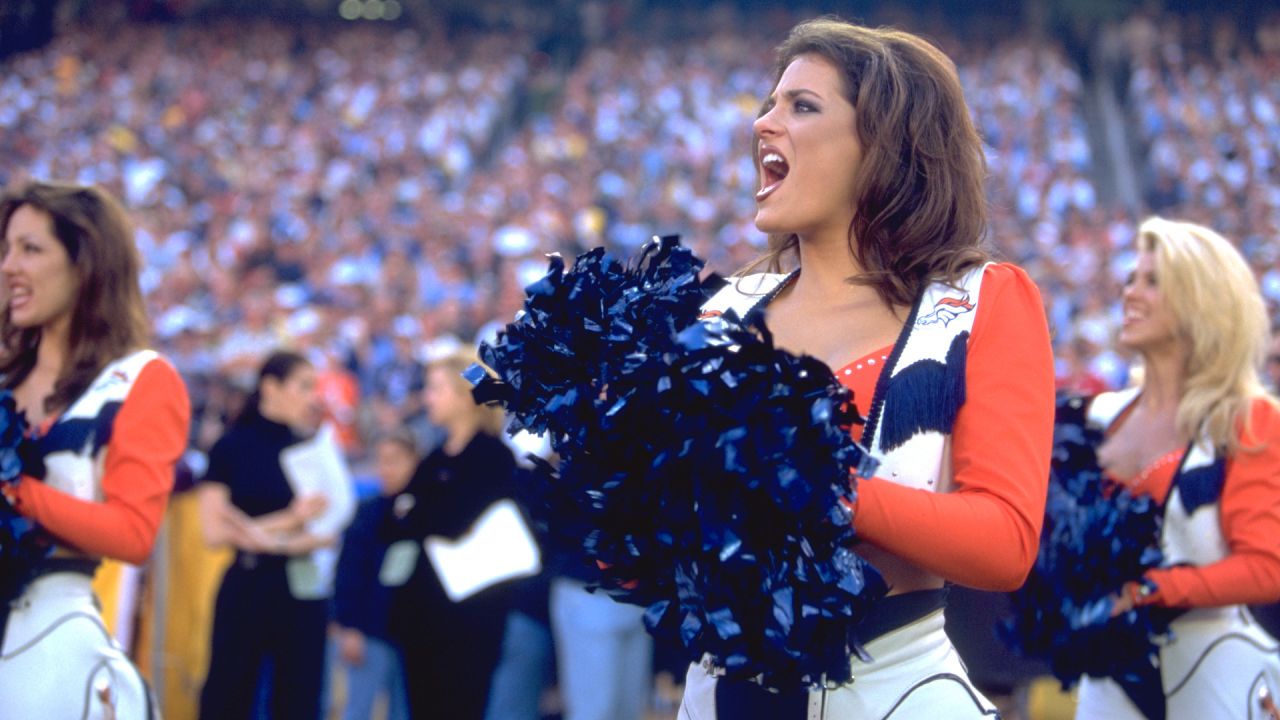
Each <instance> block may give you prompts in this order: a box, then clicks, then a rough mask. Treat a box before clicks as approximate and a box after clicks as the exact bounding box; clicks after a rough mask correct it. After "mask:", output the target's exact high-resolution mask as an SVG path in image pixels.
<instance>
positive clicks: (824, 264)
mask: <svg viewBox="0 0 1280 720" xmlns="http://www.w3.org/2000/svg"><path fill="white" fill-rule="evenodd" d="M796 251H797V253H798V255H799V260H800V273H799V276H798V277H797V278H796V280H795V283H794V285H793V287H792V288H791V291H790V292H791V294H792V296H793V297H794V298H795V299H796V300H798V301H800V302H801V303H804V304H813V305H817V306H820V307H827V308H831V309H833V310H837V311H839V312H878V311H883V310H886V309H887V310H890V311H893V312H896V309H894V308H886V306H885V303H884V299H883V298H881V297H880V295H879V293H877V292H876V289H875V287H874V286H872V285H863V284H855V283H851V282H849V278H852V277H857V276H858V275H861V274H862V272H863V270H862V266H861V265H859V264H858V261H857V259H855V258H854V257H853V252H852V250H850V246H849V242H848V241H847V240H846V239H845V238H843V237H834V236H830V235H828V236H826V237H823V238H821V239H819V240H813V241H811V240H808V239H802V240H801V241H800V244H799V246H798V247H797V248H796Z"/></svg>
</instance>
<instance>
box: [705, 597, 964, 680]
mask: <svg viewBox="0 0 1280 720" xmlns="http://www.w3.org/2000/svg"><path fill="white" fill-rule="evenodd" d="M946 606H947V589H946V588H945V587H941V588H936V589H933V590H914V591H911V592H905V593H902V594H900V595H890V596H888V597H886V598H883V599H881V600H880V602H878V603H877V604H876V606H875V609H874V610H872V613H871V616H870V617H868V618H866V619H865V620H863V621H862V624H861V625H859V626H858V629H857V632H858V640H859V641H860V642H862V643H863V644H866V643H869V642H871V641H873V640H876V639H878V638H882V637H884V636H885V635H888V634H889V633H891V632H893V631H894V630H898V629H900V628H903V627H906V626H907V625H910V624H911V623H913V622H915V621H917V620H919V619H921V618H923V617H927V616H929V615H930V614H932V613H935V612H937V611H938V610H941V609H943V608H945V607H946ZM700 664H701V665H702V667H703V669H704V670H706V671H707V673H708V674H710V675H712V676H714V677H722V676H723V675H724V668H722V667H720V666H718V665H716V664H715V663H713V662H712V661H711V657H710V656H709V655H705V656H703V658H702V661H701V663H700ZM741 682H745V683H748V684H753V685H757V686H758V683H756V682H755V680H754V679H745V680H742V681H741Z"/></svg>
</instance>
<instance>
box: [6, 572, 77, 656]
mask: <svg viewBox="0 0 1280 720" xmlns="http://www.w3.org/2000/svg"><path fill="white" fill-rule="evenodd" d="M99 562H101V561H100V560H99V559H98V558H80V557H51V558H44V559H42V560H39V561H38V562H36V564H35V565H32V566H31V567H30V569H28V570H27V571H26V572H25V573H23V576H22V579H21V580H20V581H19V582H17V583H15V584H14V586H13V588H12V593H11V596H10V597H4V598H0V651H3V650H4V636H5V631H6V630H7V629H8V628H9V611H10V609H11V608H12V607H13V601H14V600H17V599H18V598H20V597H22V593H24V592H26V590H27V588H28V587H30V585H31V583H33V582H35V581H36V580H37V579H39V578H42V577H44V576H45V575H52V574H54V573H60V572H69V573H79V574H80V575H86V576H88V577H93V574H94V573H95V572H97V571H98V563H99Z"/></svg>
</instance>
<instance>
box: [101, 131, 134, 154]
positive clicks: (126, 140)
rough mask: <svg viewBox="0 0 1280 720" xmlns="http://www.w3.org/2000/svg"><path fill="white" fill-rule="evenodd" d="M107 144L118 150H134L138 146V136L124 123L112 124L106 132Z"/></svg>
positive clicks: (123, 151)
mask: <svg viewBox="0 0 1280 720" xmlns="http://www.w3.org/2000/svg"><path fill="white" fill-rule="evenodd" d="M106 141H107V145H110V146H111V149H112V150H115V151H116V152H122V153H127V152H133V151H134V150H135V149H137V147H138V136H137V135H134V134H133V131H132V130H130V129H129V128H127V127H125V126H123V125H112V126H111V127H109V128H107V132H106Z"/></svg>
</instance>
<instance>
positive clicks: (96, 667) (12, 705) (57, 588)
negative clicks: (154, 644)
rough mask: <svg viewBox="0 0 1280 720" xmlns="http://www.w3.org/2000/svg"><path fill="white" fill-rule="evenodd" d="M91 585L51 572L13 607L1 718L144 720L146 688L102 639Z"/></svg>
mask: <svg viewBox="0 0 1280 720" xmlns="http://www.w3.org/2000/svg"><path fill="white" fill-rule="evenodd" d="M91 582H92V581H91V579H90V578H89V576H87V575H83V574H80V573H71V572H60V573H52V574H50V575H45V576H43V577H40V578H37V579H36V580H35V581H34V582H32V583H31V585H30V586H29V587H28V588H27V589H26V591H25V592H24V593H23V594H22V595H21V596H19V597H18V599H17V600H16V601H14V604H13V606H12V608H11V610H10V613H9V621H8V624H7V625H6V627H5V635H4V647H3V648H0V716H3V717H5V718H48V719H49V720H62V719H63V718H67V720H72V719H76V720H78V719H80V718H102V717H114V718H116V719H117V720H135V719H136V720H146V719H147V710H148V707H150V706H151V704H150V703H149V702H148V701H149V698H148V693H147V688H146V685H145V684H143V682H142V677H141V676H140V675H139V674H138V671H137V669H136V668H134V667H133V664H132V663H130V662H129V659H128V658H127V657H126V656H125V654H124V652H122V651H121V649H120V647H119V646H118V645H117V644H116V642H115V640H114V638H112V637H111V634H110V633H108V632H107V628H106V626H105V625H104V624H103V622H102V616H101V615H100V614H99V613H98V609H97V607H96V606H95V604H94V600H93V591H92V589H91ZM108 709H110V711H111V712H112V713H113V714H112V715H107V712H108Z"/></svg>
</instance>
